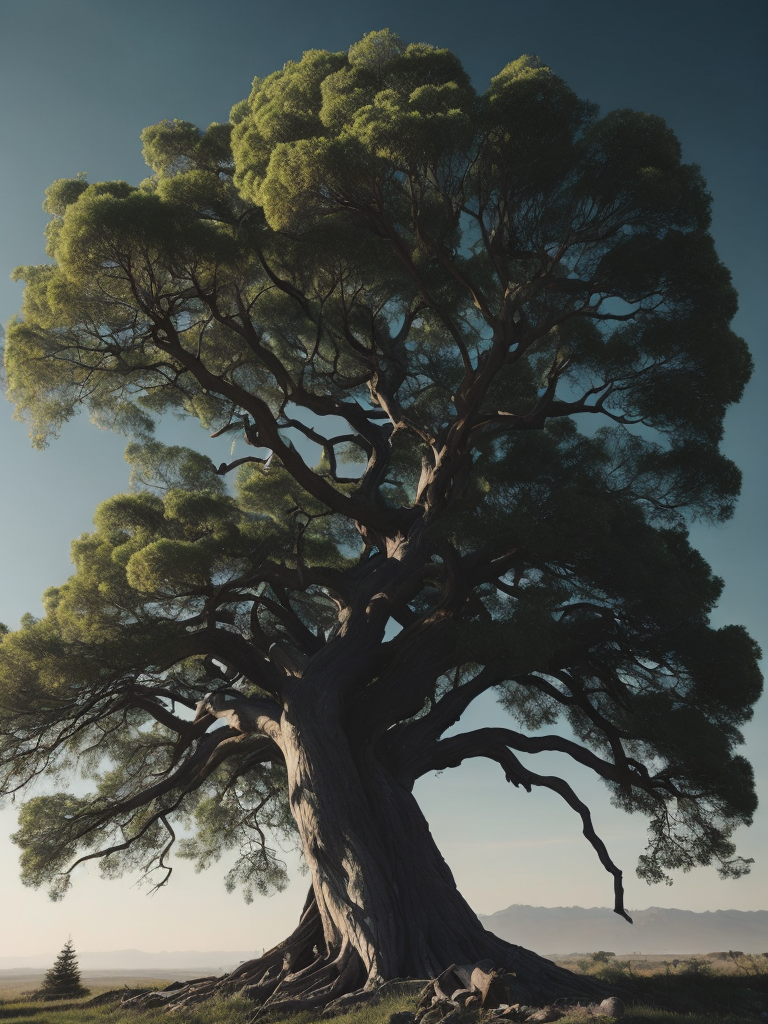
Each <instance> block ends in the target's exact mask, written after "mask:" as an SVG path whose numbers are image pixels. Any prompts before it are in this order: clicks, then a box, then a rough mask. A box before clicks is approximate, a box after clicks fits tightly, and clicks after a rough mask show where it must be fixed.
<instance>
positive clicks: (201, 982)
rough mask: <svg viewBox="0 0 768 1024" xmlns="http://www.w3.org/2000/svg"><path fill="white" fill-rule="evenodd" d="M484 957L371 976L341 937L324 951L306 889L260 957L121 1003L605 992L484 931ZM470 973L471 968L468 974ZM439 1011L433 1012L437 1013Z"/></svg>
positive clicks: (334, 1005)
mask: <svg viewBox="0 0 768 1024" xmlns="http://www.w3.org/2000/svg"><path fill="white" fill-rule="evenodd" d="M484 934H485V938H486V940H487V941H486V943H485V946H486V950H487V953H488V957H487V959H484V960H482V961H479V962H478V963H475V964H465V965H456V964H453V965H451V966H450V967H446V969H445V970H444V971H443V972H442V973H441V974H440V975H439V976H438V977H437V978H436V979H434V980H433V981H429V982H425V981H418V982H414V981H413V979H404V978H399V979H385V980H382V979H381V978H370V977H368V976H367V975H366V971H365V969H364V966H363V962H362V960H361V958H360V956H359V954H358V953H357V951H356V950H355V949H354V948H353V947H352V946H351V945H350V944H348V943H343V944H342V945H341V947H340V948H339V949H332V950H329V949H327V948H326V945H325V942H324V940H323V929H322V923H321V919H320V914H319V911H318V908H317V903H316V902H315V899H314V895H313V894H312V892H311V890H310V894H309V896H308V898H307V902H306V904H305V906H304V910H303V912H302V915H301V919H300V921H299V924H298V926H297V927H296V929H295V930H294V932H293V933H292V934H291V935H290V936H288V938H287V939H285V940H284V941H283V942H281V943H279V944H278V945H277V946H274V947H273V948H272V949H270V950H268V951H267V952H266V953H264V954H263V955H262V956H260V957H257V958H255V959H253V960H248V961H247V962H245V963H243V964H241V965H240V966H239V967H237V968H236V969H235V970H234V971H232V972H230V973H229V974H225V975H224V976H223V977H221V978H216V977H207V978H198V979H195V980H193V981H188V982H185V983H179V982H176V983H175V984H174V985H170V986H168V988H167V989H165V990H163V991H162V992H152V993H144V994H141V995H137V996H133V997H131V998H129V999H126V1000H125V1001H124V1003H123V1005H124V1006H126V1007H133V1008H136V1009H144V1008H147V1007H151V1006H156V1007H157V1006H167V1007H168V1011H169V1012H174V1011H176V1010H180V1009H181V1008H182V1007H185V1006H191V1005H194V1004H195V1003H200V1002H203V1001H204V1000H206V999H210V998H211V997H212V996H216V995H234V994H235V993H238V994H241V995H244V996H246V997H248V998H249V999H252V1000H253V1002H254V1003H255V1004H256V1007H257V1008H256V1009H255V1012H254V1015H253V1017H252V1018H251V1020H252V1021H256V1020H258V1018H259V1017H261V1016H262V1015H263V1014H264V1013H266V1012H267V1011H269V1012H275V1011H277V1012H280V1013H294V1012H298V1011H301V1010H307V1009H315V1008H318V1007H322V1008H323V1010H324V1014H325V1015H326V1016H334V1015H336V1014H338V1013H344V1012H346V1011H347V1010H349V1009H350V1008H351V1007H352V1006H354V1005H356V1004H359V1003H362V1002H369V1001H371V1000H376V999H379V998H381V997H382V996H383V995H384V994H386V992H387V991H390V990H391V989H392V987H393V986H403V985H408V986H409V988H410V989H411V991H413V992H414V995H416V994H417V992H418V991H420V995H421V1004H422V1015H423V1014H424V1013H425V1012H426V1011H427V1010H430V1009H431V1008H432V1007H433V1004H439V1005H438V1008H439V1006H442V1007H443V1008H444V1009H446V1012H447V1009H449V1008H450V1009H453V1008H458V1007H459V1006H463V1005H465V1004H467V1003H468V1004H469V1005H472V1004H473V1002H474V1003H477V1005H478V1006H482V1007H489V1006H498V1005H499V1003H503V1002H508V1003H515V1002H519V1003H526V1004H529V1005H538V1006H541V1005H544V1004H545V1003H548V1002H551V1001H553V1000H555V999H562V998H586V999H594V998H596V997H602V996H603V995H604V994H605V990H604V987H603V986H602V985H600V984H599V983H598V982H597V981H595V979H593V978H587V977H584V976H581V975H577V974H572V973H571V972H570V971H567V970H565V969H564V968H562V967H558V965H557V964H554V963H552V961H550V960H546V959H544V958H543V957H540V956H538V955H537V954H536V953H532V952H531V951H530V950H527V949H524V948H523V947H522V946H515V945H512V944H511V943H508V942H505V941H504V940H502V939H499V938H498V937H497V936H495V935H493V934H492V933H490V932H485V933H484ZM473 972H474V973H473ZM436 1016H439V1015H436Z"/></svg>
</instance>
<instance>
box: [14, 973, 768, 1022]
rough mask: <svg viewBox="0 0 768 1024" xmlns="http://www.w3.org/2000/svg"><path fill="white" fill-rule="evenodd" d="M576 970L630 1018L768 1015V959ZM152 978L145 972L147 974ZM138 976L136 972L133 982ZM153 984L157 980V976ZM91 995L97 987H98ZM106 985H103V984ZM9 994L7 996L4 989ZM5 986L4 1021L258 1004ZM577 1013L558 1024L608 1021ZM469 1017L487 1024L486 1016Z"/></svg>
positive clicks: (152, 1018) (374, 1009)
mask: <svg viewBox="0 0 768 1024" xmlns="http://www.w3.org/2000/svg"><path fill="white" fill-rule="evenodd" d="M561 962H564V963H566V964H567V965H568V966H569V967H570V968H571V969H572V970H576V971H581V972H583V973H589V974H592V975H594V976H596V977H598V978H600V979H602V980H603V981H605V982H606V983H607V984H608V985H610V986H611V987H612V988H614V989H616V990H618V991H619V993H620V995H621V996H622V998H623V999H624V1001H625V1003H626V1004H627V1012H626V1016H625V1017H624V1021H625V1022H626V1024H759V1022H761V1021H762V1022H766V1021H768V958H758V957H753V958H744V957H742V958H738V957H730V958H728V957H725V958H723V957H720V958H717V957H678V958H669V959H667V958H661V957H653V958H650V957H645V958H643V957H621V958H619V957H608V958H607V960H603V961H600V960H595V959H593V958H592V957H580V958H563V960H561ZM145 980H146V979H145ZM137 982H138V978H137V979H133V978H132V979H131V982H130V984H131V987H133V985H134V984H135V983H137ZM149 984H150V985H154V986H158V987H159V982H158V980H157V979H149ZM91 987H92V994H93V995H95V994H97V992H96V986H93V985H92V986H91ZM102 990H103V989H102ZM3 995H5V999H3V998H2V996H3ZM11 995H14V996H15V993H11V991H10V990H9V991H7V992H5V993H3V991H2V990H0V1022H1V1024H164V1022H169V1021H170V1020H173V1022H174V1024H243V1022H244V1021H246V1020H247V1019H248V1018H249V1017H250V1015H251V1014H252V1013H253V1011H254V1004H253V1003H251V1002H250V1001H249V1000H247V999H243V998H241V997H238V996H236V997H233V998H229V999H222V1000H211V1001H210V1002H208V1003H204V1004H202V1005H200V1006H197V1007H194V1008H192V1009H189V1010H182V1011H180V1012H178V1013H174V1014H173V1016H172V1017H171V1018H169V1017H168V1016H166V1015H165V1014H164V1013H163V1011H162V1010H150V1011H147V1012H144V1013H138V1012H136V1011H129V1010H121V1009H120V1007H119V1005H117V1004H112V1005H108V1006H88V1005H87V1002H88V1000H79V1001H77V1002H72V1001H68V1002H62V1003H35V1002H31V1001H29V1000H23V999H18V998H12V999H11V998H9V996H11ZM413 1008H414V998H413V996H412V995H394V994H393V995H390V996H388V997H387V998H386V999H383V1000H382V1001H381V1002H380V1003H378V1004H377V1005H375V1006H366V1007H363V1008H362V1009H359V1010H357V1011H355V1012H354V1013H353V1014H351V1020H350V1022H349V1024H388V1021H389V1018H390V1017H391V1015H392V1014H393V1013H397V1012H399V1011H401V1010H409V1009H413ZM610 1020H611V1019H610V1018H588V1019H587V1022H585V1018H584V1017H583V1016H579V1015H578V1013H577V1012H574V1014H573V1015H572V1016H569V1017H566V1018H563V1019H562V1020H561V1022H560V1024H609V1022H610ZM263 1021H264V1024H327V1022H321V1020H320V1016H319V1014H318V1013H311V1012H310V1013H303V1014H296V1015H294V1016H293V1017H291V1018H290V1020H288V1021H283V1020H279V1019H278V1018H274V1017H273V1018H269V1017H266V1016H265V1017H264V1018H263ZM467 1024H483V1020H482V1015H481V1016H480V1017H479V1019H478V1018H475V1019H474V1021H473V1022H471V1021H469V1018H468V1019H467Z"/></svg>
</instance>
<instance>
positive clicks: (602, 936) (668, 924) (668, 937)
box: [480, 904, 768, 954]
mask: <svg viewBox="0 0 768 1024" xmlns="http://www.w3.org/2000/svg"><path fill="white" fill-rule="evenodd" d="M629 916H630V917H631V918H632V920H633V922H634V923H633V924H628V923H627V922H626V921H624V920H622V918H620V917H619V916H618V915H617V914H614V913H613V911H611V910H609V909H608V908H607V907H589V908H585V907H526V906H522V905H520V904H515V905H514V906H511V907H507V909H506V910H499V911H497V912H496V913H495V914H491V915H490V916H489V917H484V916H482V915H481V917H480V920H481V921H482V922H483V925H484V926H485V927H486V928H487V929H488V930H489V931H492V932H494V933H495V934H496V935H499V936H500V937H501V938H503V939H507V940H508V941H510V942H516V943H518V944H519V945H521V946H526V947H527V948H528V949H532V950H534V952H536V953H541V954H547V953H589V952H594V951H595V950H598V949H605V950H609V951H610V952H612V953H714V952H717V951H720V950H728V949H737V950H741V951H742V952H744V953H765V952H768V910H714V911H708V912H706V913H702V914H697V913H694V912H693V911H690V910H668V909H665V908H663V907H649V908H648V910H630V911H629Z"/></svg>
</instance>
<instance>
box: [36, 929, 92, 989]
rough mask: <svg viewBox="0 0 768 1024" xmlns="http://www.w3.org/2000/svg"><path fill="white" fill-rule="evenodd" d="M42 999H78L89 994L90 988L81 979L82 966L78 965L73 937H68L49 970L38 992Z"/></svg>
mask: <svg viewBox="0 0 768 1024" xmlns="http://www.w3.org/2000/svg"><path fill="white" fill-rule="evenodd" d="M38 995H39V997H40V998H41V999H46V1000H47V999H68V998H69V999H77V998H78V997H79V996H87V995H88V989H87V988H85V987H84V986H83V984H82V983H81V981H80V968H79V967H78V965H77V956H76V954H75V949H74V946H73V945H72V939H67V941H66V942H65V943H64V948H63V949H62V951H61V952H60V953H59V955H58V956H57V957H56V962H55V963H54V965H53V967H52V968H51V969H50V971H48V973H47V974H46V976H45V979H44V981H43V985H42V988H41V989H40V992H39V993H38Z"/></svg>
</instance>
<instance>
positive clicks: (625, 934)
mask: <svg viewBox="0 0 768 1024" xmlns="http://www.w3.org/2000/svg"><path fill="white" fill-rule="evenodd" d="M630 916H631V917H632V918H633V920H634V925H630V924H627V922H626V921H623V920H622V919H621V918H620V917H618V916H617V915H616V914H614V913H613V912H612V911H610V910H608V908H607V907H589V908H585V907H526V906H522V905H520V904H515V905H514V906H511V907H507V909H506V910H499V911H497V913H495V914H491V915H490V916H488V917H485V916H481V917H480V920H481V921H482V922H483V924H484V925H485V927H486V928H488V929H489V930H490V931H492V932H495V933H496V935H500V936H501V937H502V938H504V939H508V940H509V941H510V942H516V943H518V944H519V945H521V946H526V947H527V948H528V949H532V950H534V951H535V952H536V953H540V954H543V955H546V954H563V953H592V952H594V951H595V950H598V949H605V950H610V951H611V952H612V953H649V954H651V953H676V954H681V953H714V952H717V951H719V950H727V949H738V950H742V951H743V952H745V953H765V952H768V910H715V911H712V912H707V913H704V914H696V913H693V912H692V911H690V910H667V909H664V908H662V907H649V908H648V910H633V911H630ZM259 952H260V950H213V951H210V952H200V951H199V950H181V951H178V952H162V953H146V952H144V951H143V950H140V949H119V950H112V951H111V952H102V953H91V952H84V953H81V952H79V951H78V954H77V958H78V962H79V964H80V968H81V969H82V970H83V971H132V972H137V971H147V972H148V973H152V972H158V971H161V972H162V971H173V972H176V971H187V972H190V973H191V972H198V973H199V974H200V975H206V974H223V973H225V972H226V971H231V970H232V969H233V968H234V967H236V966H237V965H238V964H239V963H240V962H242V961H243V960H249V959H250V958H251V957H254V956H257V955H258V953H259ZM55 958H56V951H51V952H49V953H43V954H39V955H36V956H4V957H0V971H25V970H28V971H40V970H47V969H48V968H49V967H50V966H51V964H52V963H53V961H54V960H55Z"/></svg>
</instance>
